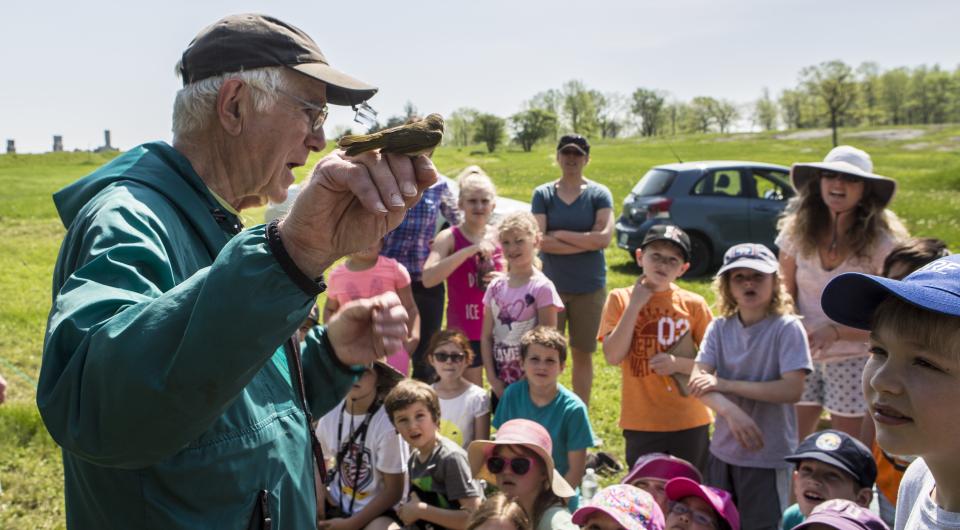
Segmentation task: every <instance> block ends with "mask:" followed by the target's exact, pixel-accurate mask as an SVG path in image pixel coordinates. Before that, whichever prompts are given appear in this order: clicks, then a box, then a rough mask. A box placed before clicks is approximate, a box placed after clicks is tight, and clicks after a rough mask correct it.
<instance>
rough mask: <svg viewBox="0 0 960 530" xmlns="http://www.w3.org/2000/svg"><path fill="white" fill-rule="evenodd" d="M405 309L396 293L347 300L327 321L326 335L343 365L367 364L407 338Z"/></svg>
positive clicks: (398, 346) (392, 349)
mask: <svg viewBox="0 0 960 530" xmlns="http://www.w3.org/2000/svg"><path fill="white" fill-rule="evenodd" d="M408 320H409V317H408V316H407V310H406V309H404V308H403V304H402V303H400V297H398V296H397V294H396V293H393V292H387V293H383V294H381V295H378V296H374V297H373V298H361V299H358V300H353V301H351V302H347V303H346V304H344V305H343V306H341V307H340V310H339V311H337V313H336V314H334V315H333V316H332V317H331V318H330V320H329V322H327V336H328V337H329V339H330V344H332V345H333V350H334V352H336V354H337V358H339V359H340V361H341V362H343V363H344V364H349V365H356V364H363V365H366V364H370V363H372V362H373V361H375V360H377V359H381V358H383V357H385V356H386V355H387V354H388V353H393V352H395V351H397V350H398V349H400V348H401V347H402V346H403V343H404V341H405V340H406V339H407V323H408Z"/></svg>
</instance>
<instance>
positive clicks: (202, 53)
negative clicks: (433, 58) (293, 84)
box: [180, 13, 377, 105]
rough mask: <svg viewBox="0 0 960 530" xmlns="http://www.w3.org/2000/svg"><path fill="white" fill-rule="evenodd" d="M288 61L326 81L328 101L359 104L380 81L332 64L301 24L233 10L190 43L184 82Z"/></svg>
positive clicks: (183, 66)
mask: <svg viewBox="0 0 960 530" xmlns="http://www.w3.org/2000/svg"><path fill="white" fill-rule="evenodd" d="M268 66H286V67H289V68H292V69H293V70H296V71H297V72H300V73H301V74H304V75H306V76H309V77H312V78H314V79H317V80H318V81H323V82H324V83H326V84H327V101H328V102H329V103H330V104H333V105H357V104H360V103H362V102H364V101H366V100H368V99H370V98H371V97H373V95H374V94H376V93H377V89H376V87H373V86H370V85H368V84H366V83H364V82H363V81H359V80H357V79H355V78H353V77H351V76H349V75H347V74H345V73H343V72H341V71H339V70H335V69H333V68H331V67H330V64H329V63H328V62H327V59H326V57H324V56H323V53H322V52H321V51H320V48H319V47H318V46H317V43H316V42H314V41H313V39H311V38H310V36H309V35H307V34H306V33H304V32H303V31H302V30H301V29H299V28H296V27H294V26H291V25H290V24H287V23H286V22H283V21H281V20H278V19H276V18H273V17H270V16H267V15H259V14H253V13H244V14H239V15H230V16H228V17H224V18H222V19H220V20H218V21H217V22H214V23H213V24H211V25H209V26H207V27H206V28H204V29H203V30H201V31H200V33H198V34H197V36H196V37H194V38H193V40H192V41H191V42H190V45H189V46H187V49H186V50H184V52H183V56H182V57H181V60H180V75H181V77H182V78H183V84H184V85H188V84H190V83H196V82H197V81H201V80H203V79H207V78H208V77H213V76H217V75H222V74H226V73H230V72H239V71H242V70H252V69H255V68H265V67H268Z"/></svg>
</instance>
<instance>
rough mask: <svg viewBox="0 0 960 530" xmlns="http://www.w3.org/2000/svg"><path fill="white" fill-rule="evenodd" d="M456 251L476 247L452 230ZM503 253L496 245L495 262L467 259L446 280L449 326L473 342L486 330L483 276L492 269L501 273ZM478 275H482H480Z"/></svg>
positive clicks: (454, 249) (459, 233)
mask: <svg viewBox="0 0 960 530" xmlns="http://www.w3.org/2000/svg"><path fill="white" fill-rule="evenodd" d="M451 230H452V232H453V251H454V252H457V251H459V250H461V249H463V248H466V247H469V246H470V245H473V243H472V242H471V241H470V240H469V239H467V236H465V235H464V234H463V232H462V231H461V230H460V227H458V226H454V227H453V228H451ZM502 256H503V251H502V250H501V249H500V245H497V247H496V250H494V251H493V256H492V259H485V260H481V259H480V256H478V255H476V254H474V255H473V256H470V257H469V258H467V260H466V261H464V262H463V263H462V264H461V265H460V266H459V267H457V268H456V270H454V271H453V274H451V275H450V276H448V277H447V327H448V328H454V329H459V330H460V331H462V332H463V333H464V334H465V335H466V336H467V338H468V339H470V340H480V335H481V334H482V331H483V293H484V291H485V290H486V285H485V284H484V283H483V276H484V275H486V273H487V272H489V271H492V270H497V271H499V270H502V267H501V266H500V261H501V259H502ZM478 272H479V274H478Z"/></svg>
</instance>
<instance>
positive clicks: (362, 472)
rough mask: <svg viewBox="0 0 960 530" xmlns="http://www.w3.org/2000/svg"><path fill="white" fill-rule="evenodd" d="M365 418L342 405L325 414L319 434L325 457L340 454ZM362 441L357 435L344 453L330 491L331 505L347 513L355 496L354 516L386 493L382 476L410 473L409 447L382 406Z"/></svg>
mask: <svg viewBox="0 0 960 530" xmlns="http://www.w3.org/2000/svg"><path fill="white" fill-rule="evenodd" d="M365 417H366V414H362V415H353V414H349V413H347V412H345V411H344V410H343V402H341V403H340V404H339V405H337V406H336V407H335V408H334V409H333V410H331V411H330V412H328V413H327V414H326V415H324V416H323V418H321V419H320V423H319V424H318V425H317V431H316V433H317V439H319V440H320V446H321V447H322V448H323V454H324V455H326V456H327V457H335V456H336V455H338V454H339V453H340V451H341V449H342V448H343V446H344V444H346V443H347V442H348V441H349V440H350V433H351V428H352V429H353V430H356V429H358V428H360V425H361V424H362V423H363V420H364V418H365ZM341 418H342V420H343V421H342V423H341V421H340V420H341ZM338 425H341V429H340V439H339V440H337V426H338ZM361 438H364V437H362V436H357V437H356V438H355V439H354V441H353V443H351V444H350V447H349V448H348V449H347V450H346V451H344V457H343V459H342V460H341V461H340V462H337V464H336V465H337V468H336V473H337V476H336V479H335V480H334V481H333V483H332V484H331V485H330V486H329V488H328V490H329V492H330V500H331V501H332V503H333V504H334V505H337V504H340V506H342V507H343V509H344V510H349V509H350V499H351V497H354V499H355V500H354V501H353V512H351V513H357V512H359V511H360V510H362V509H363V508H364V506H366V505H367V503H369V502H370V499H372V498H373V497H375V496H376V495H377V494H378V493H379V492H380V491H382V490H383V476H382V475H381V473H392V474H399V473H405V472H406V470H407V465H406V464H407V458H408V454H409V450H408V449H407V444H406V443H405V442H404V441H403V439H402V438H400V435H399V434H397V430H396V429H395V428H394V427H393V425H392V424H391V423H390V419H389V418H388V417H387V412H386V410H384V408H383V407H380V408H379V410H377V412H376V413H375V414H374V415H373V416H372V417H371V418H370V425H369V427H368V428H367V434H366V437H365V438H364V439H363V443H362V444H361V443H360V441H361ZM361 455H362V458H361ZM358 462H359V464H360V469H359V473H358V469H357V463H358ZM341 499H342V501H341Z"/></svg>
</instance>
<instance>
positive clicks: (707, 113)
mask: <svg viewBox="0 0 960 530" xmlns="http://www.w3.org/2000/svg"><path fill="white" fill-rule="evenodd" d="M717 103H718V102H717V100H715V99H713V98H711V97H707V96H697V97H695V98H693V99H692V100H690V106H689V112H688V113H687V120H688V122H689V124H690V128H691V129H692V130H693V131H695V132H698V133H707V132H710V125H712V124H713V120H714V108H715V107H716V106H717Z"/></svg>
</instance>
